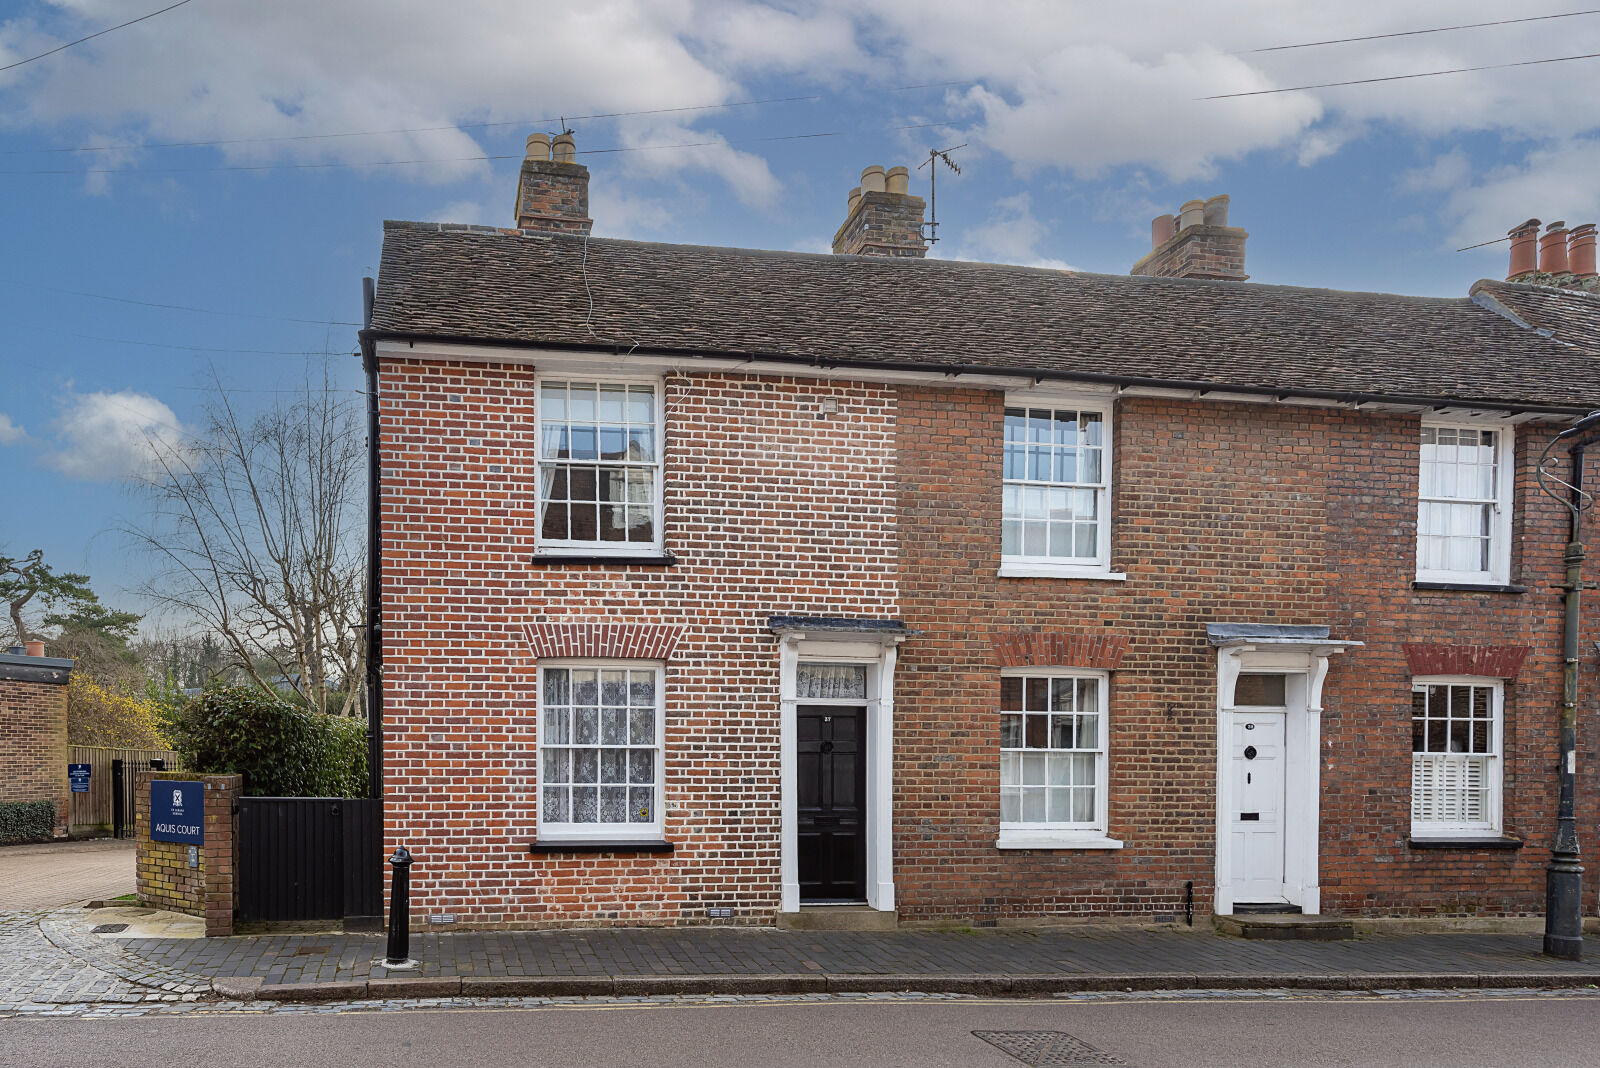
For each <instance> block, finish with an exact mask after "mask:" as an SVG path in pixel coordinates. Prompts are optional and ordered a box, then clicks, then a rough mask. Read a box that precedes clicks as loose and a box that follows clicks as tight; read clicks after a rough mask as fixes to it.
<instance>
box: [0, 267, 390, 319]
mask: <svg viewBox="0 0 1600 1068" xmlns="http://www.w3.org/2000/svg"><path fill="white" fill-rule="evenodd" d="M0 285H8V286H26V287H27V288H29V289H42V290H44V291H45V292H47V293H65V294H67V295H68V296H72V297H89V298H91V299H93V300H108V301H112V302H114V303H117V304H136V305H138V306H140V307H143V308H164V309H167V310H170V311H187V312H199V313H200V314H202V315H229V316H234V317H236V318H240V319H267V320H271V321H273V322H280V323H306V324H307V325H310V326H360V325H361V324H360V323H353V322H348V321H346V320H343V319H296V318H294V317H293V316H288V315H263V314H260V313H258V312H237V311H218V310H217V309H216V308H197V307H195V306H193V305H191V304H161V303H158V302H156V301H152V300H135V299H134V298H132V297H113V296H111V295H110V294H108V293H88V292H85V291H83V290H81V289H62V288H60V287H58V286H47V285H41V284H40V283H38V282H24V281H22V280H21V279H19V278H0Z"/></svg>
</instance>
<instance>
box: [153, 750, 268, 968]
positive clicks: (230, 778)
mask: <svg viewBox="0 0 1600 1068" xmlns="http://www.w3.org/2000/svg"><path fill="white" fill-rule="evenodd" d="M159 780H168V781H178V782H199V783H203V784H204V786H205V812H204V814H203V816H202V819H203V822H204V826H205V842H204V844H202V845H199V846H196V847H195V848H196V850H197V853H198V856H197V857H196V860H197V863H196V865H195V866H194V867H190V866H189V848H190V847H189V846H188V845H187V844H185V843H183V842H159V841H155V840H153V839H152V838H151V837H150V783H151V782H153V781H159ZM243 789H244V777H243V776H241V775H193V774H190V773H189V772H183V771H153V772H146V773H142V774H140V776H139V780H138V784H137V785H136V786H135V788H134V813H135V818H136V819H137V821H138V823H137V827H138V870H139V876H138V890H139V904H141V905H146V906H148V907H150V908H156V909H166V910H168V911H169V912H181V913H183V914H184V915H186V916H199V917H201V918H202V919H204V920H205V921H206V936H207V937H208V938H209V937H214V936H219V935H230V934H232V933H233V907H234V896H235V885H234V877H235V873H236V872H237V871H238V870H239V838H238V817H237V816H235V814H234V802H235V801H237V800H238V798H239V795H240V793H241V792H243Z"/></svg>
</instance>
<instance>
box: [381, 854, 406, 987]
mask: <svg viewBox="0 0 1600 1068" xmlns="http://www.w3.org/2000/svg"><path fill="white" fill-rule="evenodd" d="M389 863H390V864H393V865H394V878H393V880H392V881H391V882H390V884H389V951H388V954H387V955H386V956H385V958H384V961H383V963H385V964H387V965H388V966H390V967H391V968H393V967H396V966H398V965H401V964H408V963H410V961H411V854H410V853H409V852H408V851H407V850H406V847H405V846H396V847H395V850H394V856H392V857H390V858H389Z"/></svg>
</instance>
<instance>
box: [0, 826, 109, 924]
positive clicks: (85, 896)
mask: <svg viewBox="0 0 1600 1068" xmlns="http://www.w3.org/2000/svg"><path fill="white" fill-rule="evenodd" d="M134 875H135V872H134V857H133V843H132V842H129V841H118V840H117V839H114V838H99V839H93V840H90V841H84V842H48V843H44V844H42V845H20V846H4V847H0V912H8V911H15V910H21V909H47V908H54V907H56V906H59V905H73V904H77V903H78V902H81V901H88V900H90V899H92V898H113V897H117V896H119V895H121V894H131V893H133V888H134Z"/></svg>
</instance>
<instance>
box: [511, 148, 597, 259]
mask: <svg viewBox="0 0 1600 1068" xmlns="http://www.w3.org/2000/svg"><path fill="white" fill-rule="evenodd" d="M576 154H577V146H576V145H575V144H574V143H573V140H572V135H571V134H570V133H564V134H558V135H557V136H556V138H555V140H554V141H553V142H552V141H551V140H550V135H549V134H542V133H538V134H534V135H532V136H531V137H529V138H528V152H527V158H526V159H524V160H523V161H522V175H521V177H519V178H518V179H517V229H519V230H530V231H534V232H538V233H556V234H578V235H583V234H587V233H588V232H589V229H590V227H592V226H594V220H593V219H591V218H589V168H587V167H585V166H584V165H583V164H581V163H576V162H574V157H575V155H576Z"/></svg>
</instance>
